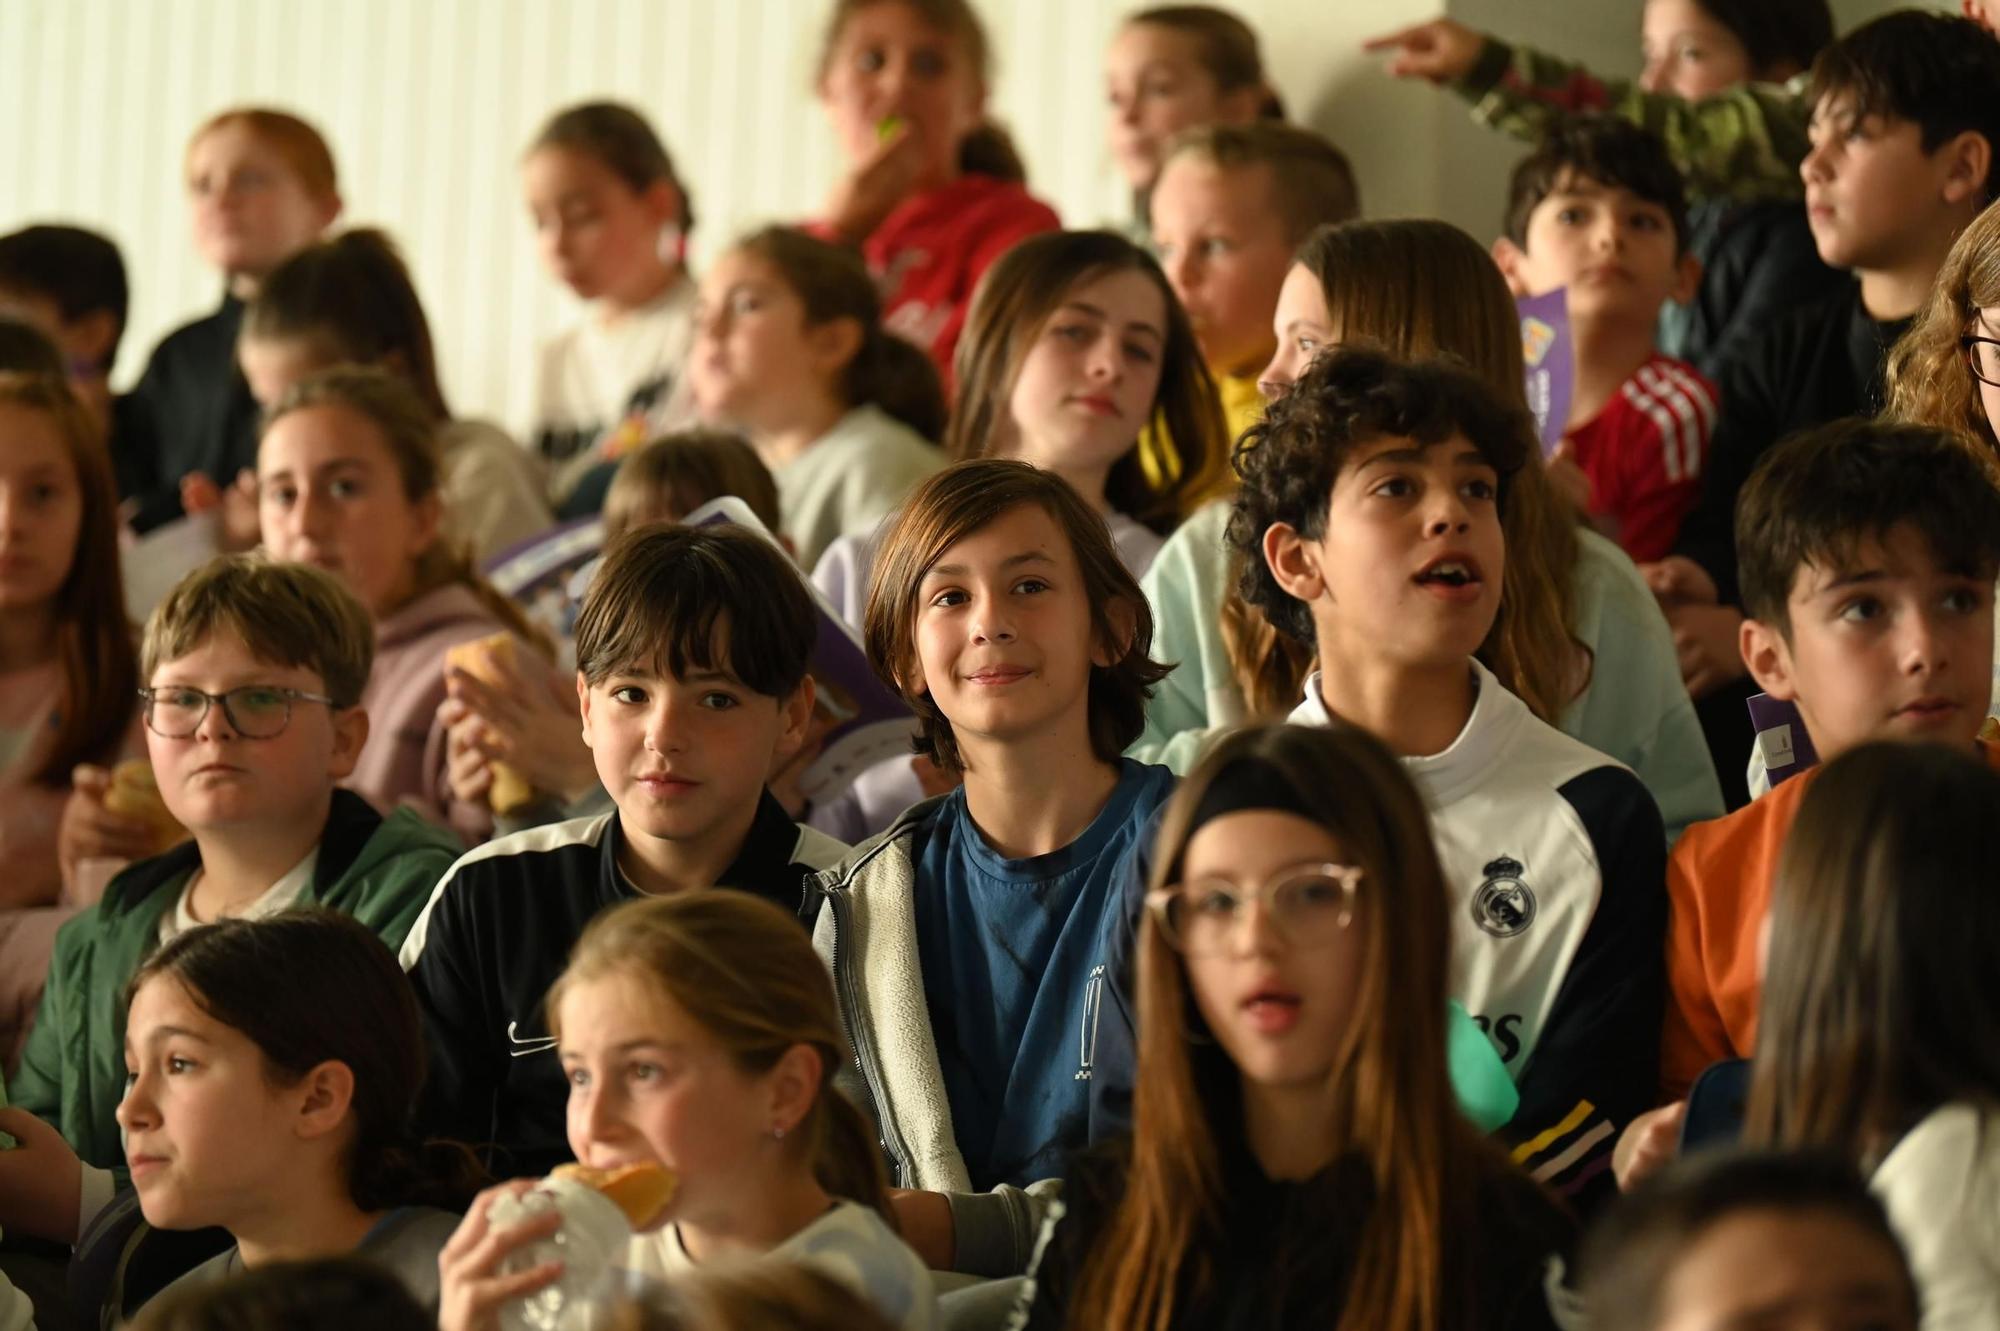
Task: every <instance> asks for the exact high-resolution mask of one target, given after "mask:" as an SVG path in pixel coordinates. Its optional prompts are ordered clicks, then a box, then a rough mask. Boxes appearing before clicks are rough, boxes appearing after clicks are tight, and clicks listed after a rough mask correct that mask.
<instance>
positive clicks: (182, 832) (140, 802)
mask: <svg viewBox="0 0 2000 1331" xmlns="http://www.w3.org/2000/svg"><path fill="white" fill-rule="evenodd" d="M104 807H105V808H107V809H109V810H110V811H111V812H113V813H116V814H122V815H124V816H125V817H127V818H135V819H137V820H138V821H140V822H142V823H144V824H146V826H147V827H148V828H149V829H150V830H151V831H152V833H153V846H152V849H151V850H150V851H148V852H147V853H148V854H149V855H157V854H159V853H160V852H161V851H163V850H165V849H167V848H168V847H169V846H175V845H178V844H180V843H181V842H183V841H185V840H187V835H188V833H187V829H186V828H185V827H182V826H181V824H180V820H179V819H177V818H175V817H174V816H173V814H171V813H169V812H167V805H166V801H165V800H162V799H161V798H160V786H159V782H157V781H156V780H154V778H153V765H152V764H151V763H149V762H147V761H146V760H145V759H144V758H128V759H126V760H125V761H124V762H122V763H120V764H118V766H116V767H114V768H112V769H111V785H110V786H109V788H107V789H106V790H105V792H104Z"/></svg>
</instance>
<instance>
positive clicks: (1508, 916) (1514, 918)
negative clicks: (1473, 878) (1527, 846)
mask: <svg viewBox="0 0 2000 1331" xmlns="http://www.w3.org/2000/svg"><path fill="white" fill-rule="evenodd" d="M1523 871H1524V870H1523V866H1522V864H1521V862H1520V861H1519V860H1516V859H1510V858H1509V857H1507V856H1505V855H1502V856H1501V857H1500V858H1499V859H1497V860H1495V861H1493V862H1492V863H1491V864H1489V865H1487V866H1486V867H1485V868H1484V869H1482V870H1481V871H1480V872H1482V873H1484V874H1485V875H1486V881H1485V882H1483V883H1481V884H1480V885H1479V890H1478V891H1477V892H1475V893H1473V896H1472V919H1473V922H1474V923H1475V924H1477V925H1478V926H1479V927H1480V928H1482V929H1484V930H1485V931H1486V932H1487V933H1489V934H1492V935H1493V936H1494V937H1495V938H1512V937H1513V936H1514V935H1515V934H1518V933H1520V932H1521V931H1522V930H1524V929H1526V928H1527V927H1528V926H1529V925H1531V924H1533V923H1534V922H1535V894H1534V893H1533V892H1532V891H1530V890H1529V888H1528V885H1527V884H1526V883H1524V882H1522V881H1521V874H1522V872H1523Z"/></svg>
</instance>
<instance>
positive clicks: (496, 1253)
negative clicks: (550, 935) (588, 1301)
mask: <svg viewBox="0 0 2000 1331" xmlns="http://www.w3.org/2000/svg"><path fill="white" fill-rule="evenodd" d="M548 1012H549V1026H550V1029H551V1031H552V1032H553V1033H554V1035H555V1037H556V1048H557V1055H558V1057H559V1058H560V1060H561V1064H562V1070H563V1074H564V1076H565V1077H566V1078H567V1079H568V1081H569V1087H570V1090H569V1145H570V1149H571V1150H573V1151H575V1153H576V1158H577V1159H578V1160H580V1161H582V1162H583V1163H585V1164H587V1165H597V1166H600V1167H603V1166H609V1165H613V1164H624V1163H627V1162H631V1161H635V1160H654V1161H657V1162H659V1163H660V1164H662V1165H665V1166H666V1167H667V1168H669V1169H671V1170H672V1171H673V1172H674V1174H675V1176H676V1178H677V1180H678V1186H677V1187H676V1188H675V1191H674V1196H673V1200H672V1201H671V1202H670V1203H669V1205H668V1207H667V1210H666V1215H665V1220H664V1222H663V1224H664V1227H662V1228H658V1229H656V1230H655V1231H654V1232H652V1233H642V1234H639V1235H637V1236H636V1237H634V1238H633V1240H632V1245H631V1248H630V1250H629V1251H628V1253H627V1255H626V1259H625V1264H626V1265H627V1266H628V1267H629V1268H630V1269H633V1270H636V1271H639V1272H641V1273H643V1274H646V1275H651V1276H655V1277H658V1278H660V1279H662V1280H664V1281H667V1282H669V1283H670V1284H671V1283H673V1282H677V1281H679V1280H682V1279H685V1278H686V1277H688V1276H690V1275H692V1274H693V1273H695V1272H696V1271H698V1270H701V1269H703V1268H705V1267H707V1266H711V1265H716V1264H722V1263H726V1262H728V1261H730V1260H731V1259H735V1260H742V1259H745V1258H748V1259H751V1260H753V1261H756V1262H771V1261H783V1262H797V1263H800V1264H801V1265H805V1266H809V1267H817V1268H819V1269H821V1270H823V1271H825V1272H826V1273H827V1274H829V1275H832V1276H834V1277H835V1278H836V1279H837V1280H839V1281H840V1282H841V1283H843V1284H846V1285H848V1286H849V1287H851V1288H853V1289H855V1290H856V1291H858V1292H860V1293H861V1294H863V1295H864V1296H865V1297H866V1298H867V1299H868V1301H869V1302H870V1303H871V1304H873V1305H874V1306H875V1307H876V1308H877V1309H878V1310H879V1311H880V1312H882V1313H884V1314H886V1315H887V1316H888V1317H889V1319H890V1321H891V1322H892V1324H894V1325H895V1326H898V1327H901V1328H904V1331H923V1329H926V1328H930V1327H934V1326H936V1325H937V1296H936V1295H935V1294H934V1293H933V1292H932V1289H931V1279H930V1273H929V1272H927V1271H926V1270H924V1268H923V1265H922V1264H921V1263H920V1262H918V1261H917V1258H916V1254H915V1253H912V1252H911V1251H910V1250H909V1249H908V1248H907V1247H905V1246H904V1245H903V1243H902V1242H901V1240H899V1239H898V1238H897V1237H896V1234H895V1231H894V1229H893V1228H892V1227H891V1226H892V1224H893V1218H894V1217H893V1215H892V1213H891V1212H890V1210H889V1198H888V1189H887V1187H886V1184H885V1181H884V1179H883V1177H882V1163H881V1159H882V1158H881V1155H880V1153H879V1151H878V1150H877V1148H876V1144H875V1137H874V1133H873V1131H872V1130H871V1127H870V1125H869V1123H868V1121H867V1120H866V1119H865V1118H864V1117H863V1116H862V1115H861V1112H860V1111H859V1110H858V1109H856V1108H855V1107H854V1104H853V1103H852V1102H851V1101H849V1100H848V1099H847V1097H846V1096H845V1095H843V1094H841V1092H839V1091H837V1090H835V1089H833V1087H832V1085H831V1080H830V1079H831V1077H832V1075H833V1073H834V1071H835V1070H836V1069H839V1068H843V1067H845V1066H846V1064H847V1061H848V1054H847V1041H846V1039H845V1038H844V1037H843V1035H842V1033H841V1024H840V1008H839V1005H838V1004H837V1003H836V1002H835V1001H834V996H833V985H832V983H831V982H830V981H829V979H828V976H827V973H826V970H825V968H824V967H822V966H820V965H819V964H818V963H817V961H816V959H815V958H814V957H813V954H812V944H811V942H810V941H809V940H808V939H807V938H806V936H805V935H804V934H803V933H801V932H800V931H799V929H798V926H797V924H796V923H795V922H794V921H793V920H792V918H790V916H789V914H788V913H787V912H785V911H782V910H780V909H778V908H777V907H775V906H772V905H771V904H770V903H768V902H764V901H757V900H754V899H752V898H751V897H749V896H746V895H744V894H742V893H735V892H698V893H693V894H689V895H681V896H676V897H672V898H669V899H667V900H662V901H635V902H628V903H626V904H625V905H623V906H619V907H617V908H615V909H613V910H611V911H609V912H607V913H605V914H604V915H602V916H600V917H599V918H597V919H596V920H595V921H593V922H592V923H591V925H590V926H589V927H588V928H587V929H585V930H584V932H583V936H582V937H581V938H580V939H579V940H578V941H577V944H576V952H575V955H574V956H573V957H572V958H571V960H570V963H569V966H568V968H567V969H565V970H564V971H563V973H562V975H561V976H560V977H559V978H558V979H557V981H556V983H555V985H554V986H553V987H552V988H551V989H550V990H549V996H548ZM529 1186H530V1185H529V1184H526V1183H516V1184H511V1185H508V1186H507V1187H506V1188H505V1189H504V1190H503V1189H496V1190H495V1191H494V1192H491V1193H488V1194H486V1196H485V1197H483V1198H482V1199H481V1200H480V1202H478V1203H477V1204H475V1205H474V1207H473V1209H472V1213H471V1214H470V1215H469V1216H467V1218H466V1221H465V1224H464V1226H463V1227H462V1228H461V1229H460V1231H459V1233H458V1235H457V1236H456V1237H454V1238H453V1240H452V1242H451V1244H450V1246H449V1247H447V1248H446V1250H445V1253H444V1256H443V1258H442V1260H441V1263H440V1265H441V1268H442V1270H443V1273H444V1283H445V1306H444V1310H443V1311H444V1316H442V1317H441V1318H440V1324H441V1325H442V1326H444V1327H445V1328H447V1331H456V1329H457V1328H461V1327H472V1326H475V1325H478V1324H479V1322H478V1318H479V1317H480V1315H481V1314H483V1313H486V1312H487V1311H488V1309H489V1308H490V1307H492V1306H493V1304H495V1303H497V1302H500V1301H501V1300H495V1299H492V1297H491V1295H490V1294H488V1293H487V1291H486V1290H483V1289H481V1288H480V1285H482V1284H485V1283H487V1282H486V1281H484V1280H482V1277H485V1276H486V1275H487V1273H488V1272H490V1271H491V1270H492V1269H493V1267H494V1266H495V1265H496V1264H497V1262H498V1260H499V1258H500V1257H501V1256H503V1255H504V1254H505V1253H506V1252H507V1251H508V1250H509V1249H511V1248H514V1247H516V1246H519V1245H520V1244H521V1243H522V1242H524V1241H529V1240H532V1239H536V1238H539V1237H541V1234H540V1233H539V1232H538V1231H534V1230H530V1231H528V1232H527V1233H525V1234H523V1233H521V1232H520V1231H518V1230H517V1231H515V1233H514V1234H508V1233H506V1232H504V1231H503V1232H501V1233H499V1234H497V1235H494V1236H493V1238H492V1239H491V1240H490V1241H484V1242H482V1240H484V1239H485V1238H486V1234H487V1229H486V1216H487V1210H488V1208H489V1207H490V1205H491V1202H492V1200H493V1198H494V1197H495V1196H497V1195H499V1194H500V1193H501V1192H503V1191H505V1192H511V1193H513V1194H515V1195H519V1194H520V1193H521V1192H524V1191H526V1190H527V1188H528V1187H529ZM554 1274H555V1273H554V1272H553V1271H550V1272H548V1273H547V1274H546V1275H545V1276H543V1278H542V1279H540V1280H538V1281H535V1282H534V1283H526V1282H522V1284H521V1285H520V1286H517V1288H516V1291H515V1293H516V1294H517V1295H518V1294H520V1293H529V1292H532V1291H533V1290H534V1289H535V1288H538V1287H539V1286H540V1285H543V1284H546V1283H547V1282H548V1280H549V1279H551V1278H553V1276H554Z"/></svg>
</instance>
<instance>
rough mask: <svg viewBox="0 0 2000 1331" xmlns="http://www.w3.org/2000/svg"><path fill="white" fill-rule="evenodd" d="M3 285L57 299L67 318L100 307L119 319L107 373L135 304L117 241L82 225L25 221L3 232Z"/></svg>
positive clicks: (108, 350) (104, 366)
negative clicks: (6, 232) (57, 224)
mask: <svg viewBox="0 0 2000 1331" xmlns="http://www.w3.org/2000/svg"><path fill="white" fill-rule="evenodd" d="M0 290H5V291H17V292H27V293H30V294H33V295H36V296H40V297H42V298H43V299H45V300H51V301H54V302H55V307H56V313H57V314H59V315H61V316H62V319H63V322H65V323H68V322H71V321H73V320H76V319H81V318H82V317H83V316H84V315H86V314H95V313H97V312H98V311H100V310H102V311H103V312H104V313H106V314H109V315H111V316H112V318H113V319H115V320H116V321H117V329H116V331H115V332H114V333H113V334H112V338H111V345H110V346H108V347H106V348H105V351H104V361H103V363H102V364H101V365H99V366H98V368H99V369H101V370H103V371H105V372H107V373H109V372H110V369H111V364H112V362H113V361H115V360H116V359H117V358H118V343H119V342H120V341H121V340H122V339H123V338H124V336H125V315H126V310H127V308H128V306H129V305H130V303H131V292H130V288H129V286H128V285H127V283H126V280H125V259H124V256H123V255H121V254H119V252H118V246H117V245H115V244H113V243H112V241H111V240H110V239H109V238H107V237H105V236H101V235H99V234H98V233H97V232H95V231H87V230H85V229H84V228H82V227H80V226H49V225H42V226H26V227H22V228H21V229H20V230H19V231H15V232H11V233H9V234H8V235H5V236H0Z"/></svg>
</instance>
